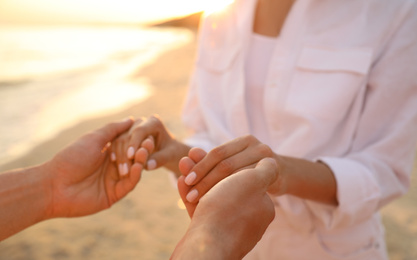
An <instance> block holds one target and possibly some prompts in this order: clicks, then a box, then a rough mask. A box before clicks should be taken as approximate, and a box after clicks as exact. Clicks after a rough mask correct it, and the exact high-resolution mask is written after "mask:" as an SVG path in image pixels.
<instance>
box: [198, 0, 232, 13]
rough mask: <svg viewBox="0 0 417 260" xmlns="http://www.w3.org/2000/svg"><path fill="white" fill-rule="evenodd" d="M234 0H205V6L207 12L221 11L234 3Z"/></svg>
mask: <svg viewBox="0 0 417 260" xmlns="http://www.w3.org/2000/svg"><path fill="white" fill-rule="evenodd" d="M233 2H234V0H204V3H203V6H204V7H203V8H204V12H205V13H206V14H210V13H214V12H219V11H221V10H223V9H224V8H226V7H227V6H228V5H230V4H232V3H233Z"/></svg>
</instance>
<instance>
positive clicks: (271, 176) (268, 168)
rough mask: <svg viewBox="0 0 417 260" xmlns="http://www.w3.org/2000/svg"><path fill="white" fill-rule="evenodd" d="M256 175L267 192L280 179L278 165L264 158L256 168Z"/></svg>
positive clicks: (272, 160)
mask: <svg viewBox="0 0 417 260" xmlns="http://www.w3.org/2000/svg"><path fill="white" fill-rule="evenodd" d="M255 170H256V172H255V174H256V176H257V177H258V179H259V180H260V185H262V186H263V187H264V188H265V190H267V189H268V187H269V186H270V185H271V184H273V183H274V182H275V181H276V180H277V179H278V165H277V162H276V161H275V160H274V159H272V158H264V159H262V160H261V161H259V163H258V164H257V165H256V167H255Z"/></svg>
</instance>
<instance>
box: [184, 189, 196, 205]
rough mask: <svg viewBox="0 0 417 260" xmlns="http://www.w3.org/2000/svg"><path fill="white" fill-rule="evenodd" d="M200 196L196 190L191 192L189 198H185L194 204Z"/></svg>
mask: <svg viewBox="0 0 417 260" xmlns="http://www.w3.org/2000/svg"><path fill="white" fill-rule="evenodd" d="M197 196H198V191H197V190H196V189H194V190H192V191H190V192H189V193H188V194H187V196H186V197H185V198H186V199H187V200H188V202H193V201H194V200H195V199H196V198H197Z"/></svg>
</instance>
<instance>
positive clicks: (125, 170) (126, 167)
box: [122, 163, 129, 175]
mask: <svg viewBox="0 0 417 260" xmlns="http://www.w3.org/2000/svg"><path fill="white" fill-rule="evenodd" d="M128 173H129V167H128V166H127V163H124V164H123V173H122V175H126V174H128Z"/></svg>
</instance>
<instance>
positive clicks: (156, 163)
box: [146, 149, 172, 170]
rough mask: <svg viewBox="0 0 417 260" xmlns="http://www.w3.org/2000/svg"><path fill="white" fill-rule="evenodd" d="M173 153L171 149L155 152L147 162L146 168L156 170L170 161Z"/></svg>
mask: <svg viewBox="0 0 417 260" xmlns="http://www.w3.org/2000/svg"><path fill="white" fill-rule="evenodd" d="M171 154H172V153H171V152H170V150H169V149H162V150H160V151H157V152H154V153H153V154H151V155H149V158H148V161H147V163H146V169H147V170H155V169H156V168H159V167H161V166H163V165H165V164H166V163H167V162H168V161H169V157H170V156H171Z"/></svg>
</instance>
